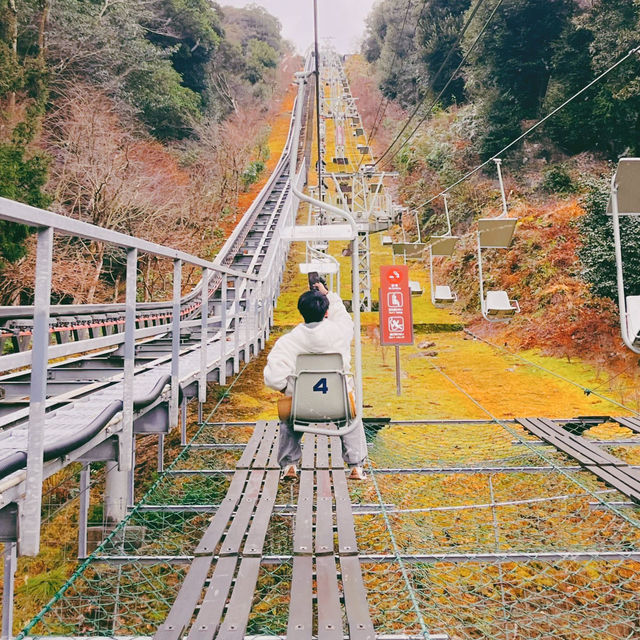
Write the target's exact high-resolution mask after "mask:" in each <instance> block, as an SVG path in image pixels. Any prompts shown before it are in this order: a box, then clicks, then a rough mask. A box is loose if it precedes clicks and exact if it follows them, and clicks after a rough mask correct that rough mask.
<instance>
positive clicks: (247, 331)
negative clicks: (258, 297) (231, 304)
mask: <svg viewBox="0 0 640 640" xmlns="http://www.w3.org/2000/svg"><path fill="white" fill-rule="evenodd" d="M250 352H251V283H250V282H249V280H248V279H245V281H244V363H245V364H247V363H248V362H249V360H251V356H250Z"/></svg>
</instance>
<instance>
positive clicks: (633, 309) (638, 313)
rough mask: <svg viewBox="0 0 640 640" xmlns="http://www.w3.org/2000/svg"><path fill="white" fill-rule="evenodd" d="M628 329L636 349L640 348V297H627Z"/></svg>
mask: <svg viewBox="0 0 640 640" xmlns="http://www.w3.org/2000/svg"><path fill="white" fill-rule="evenodd" d="M627 327H628V328H629V339H630V340H631V342H632V343H633V346H634V347H640V296H627Z"/></svg>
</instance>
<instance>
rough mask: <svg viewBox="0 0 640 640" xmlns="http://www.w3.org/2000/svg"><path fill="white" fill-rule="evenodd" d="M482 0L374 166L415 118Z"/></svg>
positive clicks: (480, 4) (480, 0)
mask: <svg viewBox="0 0 640 640" xmlns="http://www.w3.org/2000/svg"><path fill="white" fill-rule="evenodd" d="M484 1H485V0H479V2H478V4H476V6H475V7H474V8H473V10H472V11H471V14H470V15H469V17H468V18H467V21H466V23H465V24H464V26H463V27H462V30H461V31H460V33H459V34H458V37H457V38H456V41H455V42H454V43H453V44H452V45H451V47H450V48H449V51H448V52H447V55H446V56H445V59H444V60H443V61H442V64H441V65H440V68H439V69H438V71H437V72H436V74H435V75H434V76H433V77H432V78H431V80H430V81H429V85H428V87H427V92H426V93H425V96H424V98H422V100H420V102H418V104H417V105H416V107H415V109H414V110H413V111H412V112H411V115H410V116H409V118H408V120H407V121H406V122H405V123H404V126H403V127H402V129H400V131H399V132H398V134H397V135H396V137H395V138H394V139H393V141H392V142H391V144H390V145H389V146H388V147H387V148H386V150H385V152H384V153H383V154H382V155H381V156H380V157H379V158H378V160H376V162H375V163H374V166H375V165H378V164H379V163H380V162H381V161H382V159H383V158H384V157H385V156H386V155H387V154H388V153H389V152H390V151H391V149H392V147H393V146H394V145H395V144H396V142H398V140H399V139H400V137H401V136H402V134H403V133H404V132H405V131H406V130H407V128H408V127H409V124H410V123H411V121H412V120H413V118H415V116H416V114H417V113H418V111H419V110H420V107H422V105H423V104H424V101H425V100H426V99H427V96H428V95H429V91H431V89H433V86H434V84H435V83H436V81H437V80H438V78H439V77H440V74H441V73H442V71H443V69H444V68H445V66H446V64H447V62H449V58H450V57H451V56H452V55H453V52H454V51H455V50H456V48H457V47H458V45H459V44H460V41H461V40H462V37H463V36H464V34H465V33H466V32H467V29H468V28H469V25H470V24H471V21H472V20H473V18H474V17H475V15H476V13H477V12H478V10H479V9H480V7H481V6H482V5H483V4H484Z"/></svg>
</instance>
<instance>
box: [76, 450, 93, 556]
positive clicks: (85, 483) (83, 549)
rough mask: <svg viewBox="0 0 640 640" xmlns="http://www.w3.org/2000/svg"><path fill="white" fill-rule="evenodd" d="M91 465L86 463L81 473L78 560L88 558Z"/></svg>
mask: <svg viewBox="0 0 640 640" xmlns="http://www.w3.org/2000/svg"><path fill="white" fill-rule="evenodd" d="M90 479H91V465H90V463H89V462H85V463H84V464H83V465H82V471H81V472H80V513H79V514H78V560H84V559H85V558H86V557H87V555H88V554H87V525H88V523H89V506H90V504H91V488H90Z"/></svg>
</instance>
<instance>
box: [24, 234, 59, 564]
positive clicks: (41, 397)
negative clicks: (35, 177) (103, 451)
mask: <svg viewBox="0 0 640 640" xmlns="http://www.w3.org/2000/svg"><path fill="white" fill-rule="evenodd" d="M52 259H53V229H52V228H51V227H44V228H39V229H38V246H37V249H36V278H35V297H34V315H33V346H32V355H31V394H30V395H31V399H30V404H29V427H28V431H27V478H26V482H25V494H26V497H25V501H24V505H23V507H22V509H21V515H22V522H21V526H20V553H21V554H23V555H27V556H35V555H37V553H38V551H39V549H40V516H41V508H42V472H43V464H44V463H43V452H44V421H45V406H46V399H47V366H48V363H49V358H48V348H49V306H50V304H51V276H52Z"/></svg>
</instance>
